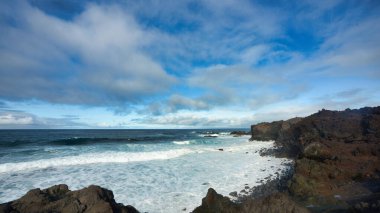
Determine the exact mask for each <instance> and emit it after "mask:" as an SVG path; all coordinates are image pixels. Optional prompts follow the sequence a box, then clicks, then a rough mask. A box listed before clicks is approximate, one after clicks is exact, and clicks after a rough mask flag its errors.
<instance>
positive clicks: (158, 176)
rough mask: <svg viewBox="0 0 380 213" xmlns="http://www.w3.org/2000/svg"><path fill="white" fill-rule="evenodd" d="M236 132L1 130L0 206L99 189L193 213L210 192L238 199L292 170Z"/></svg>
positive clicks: (141, 204)
mask: <svg viewBox="0 0 380 213" xmlns="http://www.w3.org/2000/svg"><path fill="white" fill-rule="evenodd" d="M231 131H232V130H228V129H221V130H215V129H212V130H206V129H204V130H199V129H198V130H182V129H181V130H0V203H4V202H8V201H11V200H14V199H17V198H19V197H21V196H22V195H24V194H25V193H26V192H27V191H29V190H30V189H33V188H47V187H50V186H52V185H55V184H62V183H64V184H67V185H68V186H69V188H70V190H77V189H81V188H83V187H87V186H89V185H91V184H95V185H99V186H101V187H105V188H107V189H110V190H112V191H113V193H114V196H115V200H116V202H119V203H123V204H125V205H127V204H128V205H133V206H134V207H135V208H137V209H138V210H139V211H141V212H152V213H154V212H169V213H170V212H190V211H192V210H193V209H194V208H195V207H196V206H199V205H200V204H201V200H202V198H203V197H204V196H205V195H206V193H207V189H208V188H210V187H212V188H214V189H215V190H216V191H217V192H218V193H221V194H223V195H225V196H229V197H230V198H231V199H234V198H235V197H232V196H230V195H229V193H230V192H233V191H236V192H237V193H238V194H239V195H245V194H246V191H244V189H245V188H246V186H249V187H253V186H256V185H259V184H262V180H270V179H271V177H274V175H273V174H275V173H276V172H278V173H279V174H283V173H285V171H286V170H287V169H288V166H287V165H288V163H289V160H287V159H282V158H274V157H270V156H265V157H262V156H260V154H259V150H261V149H263V148H271V147H272V146H273V142H260V141H249V136H241V137H234V136H233V135H230V132H231ZM270 175H272V176H271V177H269V176H270ZM265 178H266V179H265ZM260 181H261V182H260Z"/></svg>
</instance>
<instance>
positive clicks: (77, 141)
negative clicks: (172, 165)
mask: <svg viewBox="0 0 380 213" xmlns="http://www.w3.org/2000/svg"><path fill="white" fill-rule="evenodd" d="M171 139H172V137H167V136H159V137H158V136H157V137H154V136H145V137H136V138H81V137H73V138H67V139H59V140H53V141H50V142H48V143H49V144H51V145H69V146H70V145H87V144H96V143H144V142H145V143H150V142H155V143H157V142H167V141H169V140H171Z"/></svg>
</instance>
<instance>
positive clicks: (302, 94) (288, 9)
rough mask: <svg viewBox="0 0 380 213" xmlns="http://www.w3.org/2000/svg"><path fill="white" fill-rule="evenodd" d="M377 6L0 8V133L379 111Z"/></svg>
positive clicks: (83, 4)
mask: <svg viewBox="0 0 380 213" xmlns="http://www.w3.org/2000/svg"><path fill="white" fill-rule="evenodd" d="M379 23H380V2H379V1H376V0H373V1H369V0H358V1H350V0H348V1H343V0H340V1H334V0H329V1H312V0H307V1H285V0H284V1H281V0H280V1H263V0H258V1H245V0H239V1H232V0H224V1H216V0H208V1H202V0H199V1H186V0H183V1H177V0H167V1H158V0H146V1H132V0H131V1H128V0H124V1H100V0H99V1H74V0H66V1H63V0H61V1H59V0H30V1H26V0H25V1H18V0H16V1H2V2H1V3H0V76H1V77H0V128H210V127H211V128H217V127H249V125H250V124H253V123H257V122H262V121H273V120H280V119H287V118H291V117H294V116H306V115H309V114H311V113H314V112H316V111H318V110H320V109H322V108H325V109H332V110H342V109H345V108H359V107H364V106H377V105H379V103H380V94H379V92H378V91H380V37H379V35H380V24H379Z"/></svg>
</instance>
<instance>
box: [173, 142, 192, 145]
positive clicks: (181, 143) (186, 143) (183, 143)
mask: <svg viewBox="0 0 380 213" xmlns="http://www.w3.org/2000/svg"><path fill="white" fill-rule="evenodd" d="M173 143H174V144H177V145H189V144H190V141H173Z"/></svg>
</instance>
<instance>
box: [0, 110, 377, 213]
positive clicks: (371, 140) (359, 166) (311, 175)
mask: <svg viewBox="0 0 380 213" xmlns="http://www.w3.org/2000/svg"><path fill="white" fill-rule="evenodd" d="M251 132H252V137H251V139H252V140H255V139H261V140H262V139H263V138H266V139H267V140H274V141H275V145H276V146H275V148H269V149H261V150H258V151H257V152H258V153H259V154H260V156H275V157H281V158H284V157H286V158H288V159H292V160H293V164H292V165H293V166H294V167H293V166H291V165H290V166H289V167H288V168H289V170H287V172H286V174H285V176H280V175H279V178H277V177H276V178H274V179H273V180H270V177H268V181H267V182H265V183H264V181H263V183H264V184H262V185H259V186H254V187H249V186H246V187H244V189H243V191H244V192H243V191H241V193H243V194H247V196H245V195H244V196H239V193H238V192H230V195H229V196H231V194H233V195H236V197H237V199H236V200H235V201H232V200H231V199H230V198H229V197H228V196H223V195H220V194H218V193H217V192H216V191H215V190H214V189H213V188H209V189H208V192H207V195H206V197H204V198H203V199H202V204H201V205H200V206H198V207H196V208H195V209H194V210H193V212H194V213H204V212H229V213H235V212H243V213H244V212H247V213H248V212H299V213H301V212H331V211H333V212H379V211H380V107H374V108H369V107H367V108H362V109H358V110H350V109H347V110H345V111H329V110H322V111H319V112H317V113H315V114H312V115H310V116H308V117H305V118H296V119H290V120H288V121H276V122H272V123H260V124H257V125H252V127H251ZM220 151H222V150H220ZM264 179H265V178H264ZM242 184H244V183H242ZM99 188H100V187H99ZM82 190H86V189H82ZM82 190H78V191H82ZM36 191H38V192H39V193H37V195H41V194H42V195H43V198H44V199H45V198H46V196H47V198H46V199H48V202H47V203H46V202H45V204H46V205H50V204H49V203H50V202H53V203H54V202H56V201H57V200H56V199H57V197H59V198H62V199H69V198H70V196H69V195H71V194H72V193H65V194H60V193H59V191H58V194H54V193H57V192H56V191H54V190H53V191H52V190H51V189H46V190H42V191H41V190H36V189H35V190H31V191H29V192H28V193H27V195H26V196H34V195H36V194H35V192H36ZM100 191H101V190H100ZM32 192H34V193H32ZM49 193H50V194H51V195H52V197H53V198H52V200H49ZM75 193H79V194H80V192H75ZM111 193H112V192H111ZM60 196H61V197H60ZM67 196H69V198H67ZM111 197H112V199H110V197H108V198H107V197H106V198H107V199H108V200H107V202H111V201H113V202H114V200H113V194H112V196H111ZM22 199H24V200H25V199H26V198H25V197H23V198H21V199H19V200H16V201H13V202H10V203H7V204H0V210H2V211H3V212H10V211H8V210H15V209H16V210H17V208H18V207H20V206H19V205H21V207H22V206H25V205H27V203H22ZM70 199H71V198H70ZM26 201H27V200H26ZM26 201H25V202H26ZM45 201H46V200H45ZM102 202H103V201H102ZM70 205H74V204H72V203H70ZM109 205H110V206H112V205H116V204H112V202H111V204H109ZM120 205H122V204H120ZM77 207H78V206H77ZM78 208H79V207H78ZM120 208H121V207H120ZM124 210H125V211H124ZM124 210H123V211H124V212H132V210H131V211H128V210H127V209H124ZM183 211H186V212H187V211H192V210H191V209H183ZM0 212H1V211H0ZM16 212H17V211H16ZM20 212H22V211H20ZM37 212H38V211H37ZM78 212H81V211H78ZM108 212H115V211H113V210H112V211H108Z"/></svg>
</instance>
